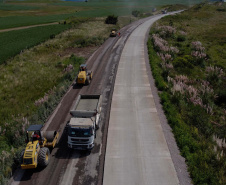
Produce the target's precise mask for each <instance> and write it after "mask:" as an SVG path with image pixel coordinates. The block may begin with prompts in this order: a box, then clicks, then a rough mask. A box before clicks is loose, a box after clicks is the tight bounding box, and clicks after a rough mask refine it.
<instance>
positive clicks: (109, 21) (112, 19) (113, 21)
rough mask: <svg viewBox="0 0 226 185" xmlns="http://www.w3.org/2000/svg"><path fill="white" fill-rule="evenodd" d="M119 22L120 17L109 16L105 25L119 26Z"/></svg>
mask: <svg viewBox="0 0 226 185" xmlns="http://www.w3.org/2000/svg"><path fill="white" fill-rule="evenodd" d="M117 22H118V16H115V15H109V16H108V17H107V18H106V20H105V24H117Z"/></svg>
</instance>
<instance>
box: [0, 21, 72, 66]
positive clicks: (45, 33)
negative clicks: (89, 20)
mask: <svg viewBox="0 0 226 185" xmlns="http://www.w3.org/2000/svg"><path fill="white" fill-rule="evenodd" d="M68 28H69V25H62V24H57V25H49V26H41V27H34V28H29V29H23V30H15V31H9V32H3V33H0V43H1V45H0V64H2V63H4V62H5V61H6V60H7V59H8V58H10V57H13V56H15V55H17V54H19V53H20V52H22V51H23V50H24V49H27V48H30V47H32V46H35V45H37V44H39V43H41V42H43V41H45V40H47V39H49V38H50V37H54V35H56V34H59V33H60V32H62V31H63V30H66V29H68Z"/></svg>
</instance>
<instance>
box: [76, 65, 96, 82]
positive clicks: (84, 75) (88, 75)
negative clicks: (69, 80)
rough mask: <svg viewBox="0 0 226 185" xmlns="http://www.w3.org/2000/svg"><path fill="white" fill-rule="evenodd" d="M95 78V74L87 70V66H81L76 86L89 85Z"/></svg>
mask: <svg viewBox="0 0 226 185" xmlns="http://www.w3.org/2000/svg"><path fill="white" fill-rule="evenodd" d="M92 78H93V72H92V71H88V70H87V65H86V64H81V65H80V67H79V73H78V75H77V77H76V84H78V85H80V84H82V85H89V84H90V82H91V80H92Z"/></svg>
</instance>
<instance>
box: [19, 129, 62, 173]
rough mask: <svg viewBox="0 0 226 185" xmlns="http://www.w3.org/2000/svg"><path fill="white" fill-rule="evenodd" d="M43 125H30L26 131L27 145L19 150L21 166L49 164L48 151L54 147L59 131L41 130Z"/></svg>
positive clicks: (23, 167)
mask: <svg viewBox="0 0 226 185" xmlns="http://www.w3.org/2000/svg"><path fill="white" fill-rule="evenodd" d="M42 127H43V125H30V127H29V128H28V129H27V131H26V135H27V139H26V143H27V146H26V148H25V150H23V151H22V152H21V168H22V169H33V168H37V166H41V167H46V166H47V165H48V164H49V159H50V151H49V148H54V147H55V145H56V143H57V140H58V137H59V133H58V132H56V131H41V129H42Z"/></svg>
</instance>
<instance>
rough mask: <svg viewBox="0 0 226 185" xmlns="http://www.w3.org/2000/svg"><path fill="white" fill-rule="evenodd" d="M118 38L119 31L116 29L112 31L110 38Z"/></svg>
mask: <svg viewBox="0 0 226 185" xmlns="http://www.w3.org/2000/svg"><path fill="white" fill-rule="evenodd" d="M116 36H117V30H116V29H115V28H114V29H112V30H111V33H110V37H116Z"/></svg>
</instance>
